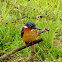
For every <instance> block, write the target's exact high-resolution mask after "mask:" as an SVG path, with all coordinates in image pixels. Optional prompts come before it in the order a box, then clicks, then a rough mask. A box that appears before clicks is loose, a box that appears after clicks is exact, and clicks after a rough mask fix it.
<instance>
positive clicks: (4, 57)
mask: <svg viewBox="0 0 62 62" xmlns="http://www.w3.org/2000/svg"><path fill="white" fill-rule="evenodd" d="M41 41H43V39H42V38H40V39H38V40H35V41H34V42H33V43H34V44H36V43H39V42H41ZM31 45H32V44H31V43H28V44H27V47H29V46H31ZM24 48H26V47H25V45H23V46H21V47H19V48H17V49H14V50H12V51H10V52H8V53H7V54H4V55H3V56H1V57H0V61H1V60H3V59H6V58H7V57H9V56H10V55H12V54H14V53H16V52H18V51H21V50H22V49H24Z"/></svg>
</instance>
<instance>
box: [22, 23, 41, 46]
mask: <svg viewBox="0 0 62 62" xmlns="http://www.w3.org/2000/svg"><path fill="white" fill-rule="evenodd" d="M36 29H38V30H41V29H40V28H37V27H36V25H35V24H34V23H33V22H27V23H26V24H25V26H24V27H23V28H22V29H21V38H22V39H23V41H24V42H25V46H26V47H27V43H29V42H31V44H32V45H34V44H33V41H34V40H36V37H37V30H36Z"/></svg>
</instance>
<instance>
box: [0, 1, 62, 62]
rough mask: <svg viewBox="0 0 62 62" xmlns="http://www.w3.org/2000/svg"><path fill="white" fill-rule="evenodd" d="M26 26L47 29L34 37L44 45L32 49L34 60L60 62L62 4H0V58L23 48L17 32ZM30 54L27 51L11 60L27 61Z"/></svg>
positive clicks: (28, 49)
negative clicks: (24, 59)
mask: <svg viewBox="0 0 62 62" xmlns="http://www.w3.org/2000/svg"><path fill="white" fill-rule="evenodd" d="M38 16H41V17H40V18H38V20H37V17H38ZM26 22H34V23H35V24H36V26H37V27H39V26H40V28H42V29H43V28H45V27H47V28H48V29H50V31H49V32H45V33H42V34H41V35H40V36H39V37H38V38H43V40H44V41H43V42H41V43H39V44H36V45H35V51H36V54H35V59H36V60H37V61H38V62H40V60H42V61H46V62H48V61H54V62H58V61H62V0H0V56H1V55H4V54H5V53H8V52H10V51H11V50H13V49H15V48H18V47H20V46H22V45H24V42H23V40H22V38H21V28H22V27H23V26H24V25H25V23H26ZM38 38H37V39H38ZM30 50H31V47H28V48H26V49H24V50H22V51H19V52H17V53H15V54H13V55H11V58H17V57H22V58H26V59H28V58H29V57H30V52H31V51H30ZM9 59H10V58H9ZM35 62H36V61H35Z"/></svg>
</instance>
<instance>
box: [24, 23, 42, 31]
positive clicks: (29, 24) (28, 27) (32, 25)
mask: <svg viewBox="0 0 62 62" xmlns="http://www.w3.org/2000/svg"><path fill="white" fill-rule="evenodd" d="M24 28H25V29H30V30H31V29H38V30H41V29H40V28H37V27H36V25H35V24H34V23H33V22H27V23H26V24H25V26H24Z"/></svg>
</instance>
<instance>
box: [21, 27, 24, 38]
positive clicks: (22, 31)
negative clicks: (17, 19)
mask: <svg viewBox="0 0 62 62" xmlns="http://www.w3.org/2000/svg"><path fill="white" fill-rule="evenodd" d="M23 34H24V28H22V30H21V38H23Z"/></svg>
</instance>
